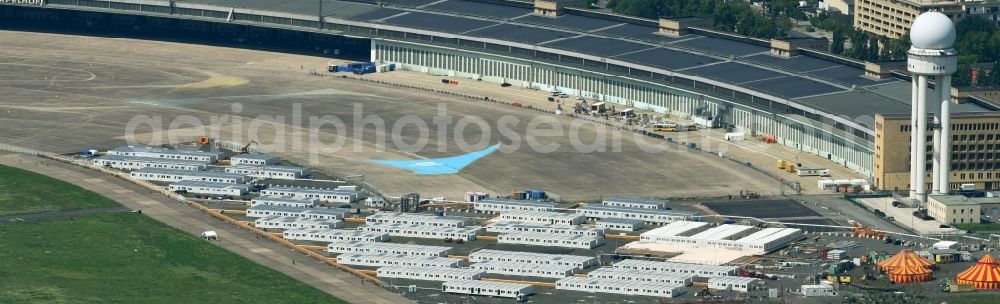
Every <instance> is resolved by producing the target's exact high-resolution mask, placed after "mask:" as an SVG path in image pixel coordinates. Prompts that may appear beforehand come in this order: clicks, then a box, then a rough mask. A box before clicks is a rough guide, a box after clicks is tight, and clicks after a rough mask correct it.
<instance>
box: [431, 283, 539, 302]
mask: <svg viewBox="0 0 1000 304" xmlns="http://www.w3.org/2000/svg"><path fill="white" fill-rule="evenodd" d="M441 291H444V292H447V293H457V294H467V295H479V296H490V297H502V298H514V299H515V300H517V301H526V300H527V299H528V296H530V295H532V294H534V293H535V287H533V286H531V285H528V284H518V283H503V282H492V281H479V280H453V281H447V282H444V283H442V284H441Z"/></svg>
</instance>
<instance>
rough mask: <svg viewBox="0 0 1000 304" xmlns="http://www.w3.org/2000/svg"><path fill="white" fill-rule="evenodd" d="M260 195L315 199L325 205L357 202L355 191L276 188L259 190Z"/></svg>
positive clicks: (357, 194)
mask: <svg viewBox="0 0 1000 304" xmlns="http://www.w3.org/2000/svg"><path fill="white" fill-rule="evenodd" d="M260 194H261V195H277V196H291V197H294V198H298V199H316V200H319V201H322V202H327V203H338V204H350V203H353V202H355V201H357V200H358V197H359V196H360V194H359V193H358V191H357V190H356V189H346V188H345V189H340V188H338V189H321V188H302V187H286V186H277V187H269V188H267V189H264V190H260Z"/></svg>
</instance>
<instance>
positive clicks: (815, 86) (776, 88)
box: [749, 76, 843, 98]
mask: <svg viewBox="0 0 1000 304" xmlns="http://www.w3.org/2000/svg"><path fill="white" fill-rule="evenodd" d="M749 87H752V88H754V89H756V90H759V91H765V92H771V93H773V94H775V95H779V96H784V97H788V98H797V97H805V96H810V95H818V94H825V93H833V92H837V91H843V90H842V89H840V88H838V87H835V86H832V85H828V84H825V83H821V82H818V81H814V80H809V79H806V78H802V77H795V76H788V77H780V78H771V79H764V80H760V81H755V82H752V83H751V84H750V85H749Z"/></svg>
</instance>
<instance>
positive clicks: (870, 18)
mask: <svg viewBox="0 0 1000 304" xmlns="http://www.w3.org/2000/svg"><path fill="white" fill-rule="evenodd" d="M854 3H855V8H854V27H855V28H858V29H861V30H863V31H866V32H869V33H872V34H875V35H879V36H885V37H889V38H899V37H903V36H906V35H907V34H908V33H909V32H910V25H912V24H913V20H914V19H916V18H917V16H919V15H920V14H921V13H923V12H927V11H938V12H941V13H943V14H945V15H947V16H948V17H949V18H951V19H952V20H957V19H959V18H962V17H963V16H965V11H964V7H963V6H962V2H961V1H946V0H856V1H855V2H854Z"/></svg>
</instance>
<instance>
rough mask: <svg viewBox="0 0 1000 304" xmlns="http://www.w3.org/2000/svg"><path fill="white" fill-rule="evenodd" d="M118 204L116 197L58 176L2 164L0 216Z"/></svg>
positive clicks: (0, 168)
mask: <svg viewBox="0 0 1000 304" xmlns="http://www.w3.org/2000/svg"><path fill="white" fill-rule="evenodd" d="M46 204H49V205H51V206H52V210H53V211H65V210H75V209H89V208H101V207H115V206H118V204H117V203H115V202H114V201H112V200H110V199H108V198H105V197H103V196H100V195H97V194H96V193H93V192H90V191H87V190H86V189H83V188H80V187H77V186H76V185H72V184H67V183H64V182H62V181H60V180H58V179H55V178H51V177H48V176H45V175H41V174H37V173H34V172H29V171H25V170H21V169H18V168H12V167H7V166H0V216H5V215H16V214H28V213H38V212H42V211H45V205H46Z"/></svg>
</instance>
